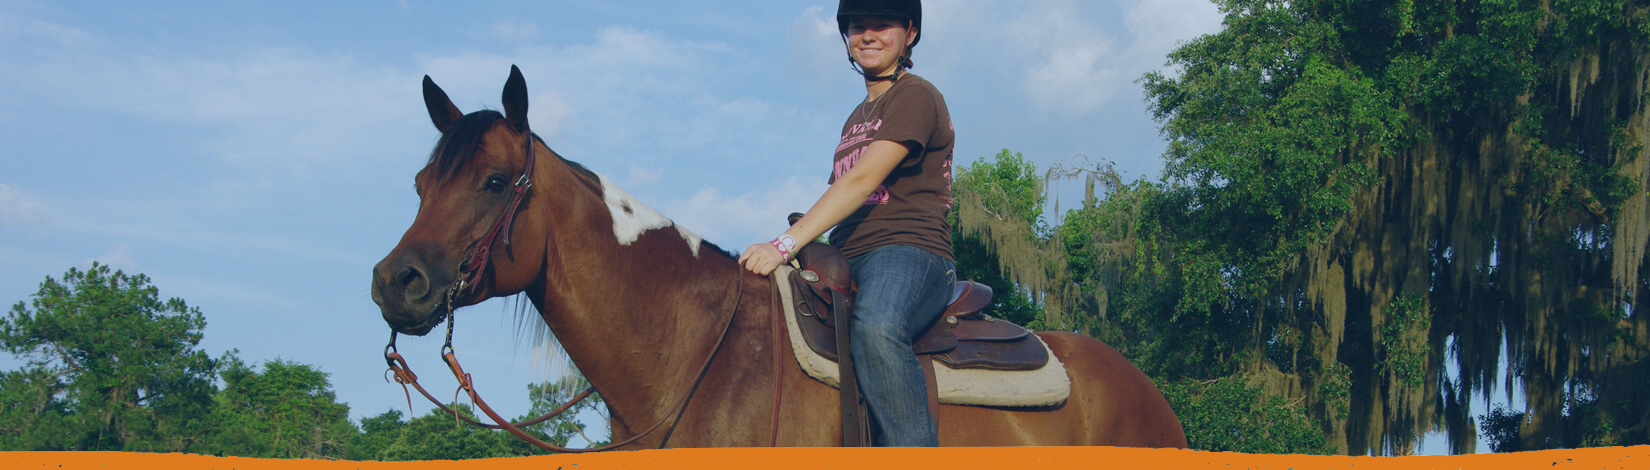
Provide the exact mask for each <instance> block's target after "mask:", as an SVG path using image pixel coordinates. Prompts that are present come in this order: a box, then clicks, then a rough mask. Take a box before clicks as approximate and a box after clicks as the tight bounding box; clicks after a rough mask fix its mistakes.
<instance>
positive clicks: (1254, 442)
mask: <svg viewBox="0 0 1650 470" xmlns="http://www.w3.org/2000/svg"><path fill="white" fill-rule="evenodd" d="M1160 388H1161V390H1162V391H1163V396H1164V398H1167V399H1168V400H1169V406H1171V407H1173V408H1174V410H1175V414H1176V417H1178V418H1180V425H1181V427H1182V428H1184V429H1185V430H1186V438H1187V440H1188V441H1189V444H1190V445H1191V447H1192V448H1193V449H1198V450H1208V451H1216V452H1246V453H1253V454H1319V455H1329V454H1332V453H1334V452H1335V447H1334V446H1332V445H1329V441H1328V440H1327V439H1325V438H1324V435H1323V431H1322V430H1320V429H1318V426H1317V424H1316V423H1314V422H1313V421H1314V420H1313V419H1311V418H1310V417H1308V416H1306V414H1305V413H1304V412H1303V410H1302V409H1301V408H1300V407H1299V406H1294V405H1292V404H1290V403H1287V402H1286V401H1284V399H1283V397H1281V396H1278V395H1276V394H1266V393H1262V392H1261V390H1260V389H1259V388H1257V387H1252V386H1248V385H1245V384H1243V383H1241V382H1239V381H1238V380H1234V379H1215V380H1209V381H1194V380H1182V381H1178V382H1169V383H1164V384H1162V386H1161V387H1160Z"/></svg>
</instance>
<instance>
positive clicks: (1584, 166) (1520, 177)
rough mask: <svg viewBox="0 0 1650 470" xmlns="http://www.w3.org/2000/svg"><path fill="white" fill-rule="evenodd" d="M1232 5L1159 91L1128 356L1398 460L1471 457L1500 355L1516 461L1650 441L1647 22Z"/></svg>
mask: <svg viewBox="0 0 1650 470" xmlns="http://www.w3.org/2000/svg"><path fill="white" fill-rule="evenodd" d="M1217 3H1219V4H1220V7H1221V9H1222V11H1223V12H1224V13H1225V14H1226V18H1225V21H1224V27H1223V29H1222V31H1220V32H1219V33H1216V34H1212V35H1208V36H1204V37H1201V38H1197V39H1194V40H1192V41H1190V42H1188V43H1186V44H1184V45H1182V46H1181V47H1179V48H1178V49H1176V50H1175V51H1174V52H1173V53H1171V54H1170V56H1169V60H1170V63H1171V65H1173V66H1174V67H1176V68H1177V69H1179V73H1178V74H1174V75H1168V74H1159V73H1154V74H1149V75H1147V76H1146V78H1145V80H1144V83H1145V88H1146V94H1147V99H1148V101H1149V102H1150V106H1151V109H1152V111H1153V113H1154V116H1155V117H1156V118H1157V119H1158V120H1159V122H1160V123H1162V131H1163V133H1164V135H1165V136H1166V137H1167V138H1168V139H1169V140H1170V145H1169V149H1168V151H1167V152H1166V153H1165V154H1164V157H1165V172H1164V179H1163V182H1162V184H1161V185H1159V186H1156V187H1154V188H1151V191H1152V192H1155V193H1157V194H1156V195H1153V196H1150V197H1149V198H1147V200H1145V201H1144V204H1142V205H1141V207H1142V208H1143V211H1141V213H1140V216H1139V217H1138V218H1137V219H1135V220H1134V222H1133V225H1132V226H1133V227H1134V229H1135V235H1134V236H1133V240H1134V241H1135V242H1136V247H1137V249H1136V250H1135V251H1134V253H1135V256H1137V257H1139V258H1136V259H1133V260H1129V261H1127V262H1124V263H1123V264H1122V265H1123V266H1124V271H1125V272H1123V273H1122V274H1121V275H1119V276H1117V277H1116V279H1117V281H1115V282H1117V283H1118V284H1117V285H1119V286H1131V285H1132V286H1134V287H1136V288H1138V291H1133V292H1129V294H1128V295H1126V296H1117V297H1116V298H1115V300H1120V302H1116V305H1113V306H1112V307H1111V309H1112V310H1113V311H1117V310H1127V312H1125V313H1124V314H1123V315H1114V316H1116V317H1124V318H1136V319H1142V320H1140V321H1138V322H1136V323H1135V324H1134V325H1133V326H1134V328H1132V329H1129V328H1119V331H1124V332H1127V333H1129V334H1131V335H1132V336H1126V337H1127V338H1128V339H1129V340H1130V342H1131V343H1132V344H1135V345H1137V346H1138V347H1137V348H1136V349H1135V350H1134V351H1133V353H1131V357H1138V358H1147V359H1149V360H1144V361H1140V362H1145V363H1148V364H1147V365H1146V366H1145V367H1148V368H1152V369H1155V371H1151V372H1153V373H1154V377H1159V378H1167V379H1171V380H1178V379H1180V378H1185V379H1194V380H1213V379H1218V378H1221V377H1229V376H1241V377H1244V378H1246V382H1254V383H1259V384H1262V385H1264V387H1263V388H1265V389H1267V390H1278V391H1280V393H1284V394H1285V395H1286V398H1287V399H1289V400H1291V401H1295V400H1299V401H1300V402H1301V403H1302V406H1304V407H1305V408H1306V409H1307V410H1308V411H1309V415H1311V416H1313V417H1314V418H1315V419H1318V420H1319V424H1320V425H1321V426H1322V428H1323V429H1324V430H1325V431H1326V432H1327V433H1328V435H1329V438H1330V442H1331V443H1332V444H1333V445H1334V446H1335V447H1336V448H1338V449H1340V450H1341V451H1344V452H1349V453H1354V454H1362V453H1395V454H1401V453H1407V452H1410V451H1411V450H1412V449H1413V446H1414V443H1415V442H1416V440H1417V436H1419V435H1421V434H1422V433H1425V432H1428V431H1430V430H1434V429H1441V430H1444V431H1446V432H1447V435H1448V437H1449V441H1450V445H1451V448H1452V450H1453V451H1456V452H1462V451H1466V450H1468V449H1471V448H1472V447H1473V446H1474V444H1475V441H1476V438H1477V436H1476V431H1475V428H1476V427H1477V426H1476V424H1475V423H1474V420H1473V418H1472V415H1471V410H1470V407H1468V406H1467V405H1466V404H1468V403H1471V401H1472V398H1473V397H1474V395H1475V394H1484V393H1487V390H1486V389H1487V387H1488V386H1489V384H1493V383H1495V382H1497V381H1498V380H1500V378H1499V377H1498V376H1499V374H1500V372H1501V370H1502V369H1501V368H1500V363H1499V358H1500V353H1501V352H1503V351H1505V352H1507V353H1508V356H1509V357H1510V360H1511V362H1512V365H1511V369H1512V371H1513V372H1512V373H1513V374H1516V377H1517V379H1518V380H1519V381H1520V382H1521V385H1522V388H1523V389H1524V390H1525V391H1526V395H1527V398H1526V400H1527V403H1526V405H1527V406H1526V407H1525V408H1526V409H1527V411H1526V415H1525V416H1523V418H1522V425H1521V426H1520V427H1519V431H1518V439H1519V441H1520V446H1519V448H1523V449H1538V448H1550V447H1556V446H1565V445H1571V443H1575V444H1576V445H1584V444H1587V443H1600V442H1616V443H1624V444H1625V443H1644V442H1650V422H1647V419H1646V418H1647V417H1650V413H1646V411H1645V410H1650V400H1646V399H1644V398H1643V396H1642V395H1643V394H1642V390H1643V389H1644V388H1643V387H1644V380H1643V379H1642V377H1644V376H1645V375H1646V372H1650V370H1647V369H1650V366H1647V365H1646V364H1650V361H1646V360H1645V359H1646V357H1647V356H1650V344H1647V341H1646V339H1645V338H1647V337H1650V335H1647V334H1645V332H1646V331H1650V321H1647V320H1646V317H1645V316H1644V315H1642V314H1639V313H1637V312H1643V311H1645V310H1644V309H1643V308H1642V307H1644V306H1645V302H1646V300H1647V299H1650V289H1647V286H1650V283H1646V282H1645V280H1644V276H1645V275H1646V273H1647V265H1650V263H1646V262H1645V261H1646V257H1645V254H1646V251H1645V248H1646V242H1645V241H1646V240H1647V239H1650V195H1647V194H1646V192H1645V191H1644V188H1645V187H1646V185H1647V183H1650V161H1647V159H1646V158H1644V157H1643V155H1642V153H1643V148H1644V146H1645V145H1646V144H1647V143H1650V118H1647V117H1650V100H1646V97H1647V95H1646V94H1645V93H1644V90H1645V89H1646V78H1645V77H1647V76H1650V73H1647V70H1650V56H1646V55H1644V54H1643V53H1642V52H1643V51H1645V50H1650V5H1647V4H1646V3H1645V2H1644V1H1642V0H1590V1H1576V0H1554V1H1551V2H1536V1H1521V0H1513V1H1507V0H1467V1H1436V0H1423V1H1412V0H1399V1H1376V2H1370V1H1360V0H1309V1H1288V2H1285V1H1273V0H1223V1H1219V2H1217ZM1136 188H1140V189H1145V188H1146V186H1145V185H1142V186H1136ZM1100 206H1103V205H1097V206H1096V207H1100ZM1112 214H1113V215H1117V214H1121V212H1113V213H1112ZM1085 230H1089V229H1085ZM1067 239H1068V240H1069V239H1071V237H1070V236H1067ZM1141 280H1153V281H1155V282H1152V283H1151V284H1149V285H1141V284H1130V283H1136V282H1139V281H1141ZM1124 290H1134V289H1124ZM1624 306H1625V307H1624ZM1503 338H1505V343H1503ZM1446 344H1448V345H1450V347H1449V348H1448V349H1446V348H1445V345H1446ZM1445 351H1448V352H1449V353H1450V354H1448V355H1446V354H1444V352H1445ZM1446 359H1449V360H1453V361H1455V364H1454V365H1455V368H1456V369H1458V370H1460V371H1461V372H1460V374H1459V375H1457V376H1454V377H1449V376H1447V374H1444V373H1443V372H1444V371H1445V370H1446V368H1445V367H1444V361H1445V360H1446ZM1589 403H1592V405H1589ZM1496 416H1501V415H1496ZM1485 419H1487V417H1486V418H1485ZM1498 419H1499V418H1498ZM1501 421H1505V419H1501ZM1601 423H1610V424H1609V426H1603V425H1602V424H1601ZM1601 426H1602V427H1611V429H1612V430H1611V431H1610V432H1607V433H1600V432H1595V431H1588V430H1589V429H1592V430H1597V429H1601ZM1497 432H1498V433H1499V434H1497V435H1498V436H1505V435H1506V434H1505V432H1502V431H1497ZM1605 435H1608V436H1613V437H1610V438H1609V439H1604V438H1597V437H1596V436H1605ZM1571 436H1581V437H1571ZM1585 436H1595V438H1587V437H1585Z"/></svg>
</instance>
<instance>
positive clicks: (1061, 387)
mask: <svg viewBox="0 0 1650 470" xmlns="http://www.w3.org/2000/svg"><path fill="white" fill-rule="evenodd" d="M792 271H794V269H792V268H791V267H790V266H788V265H781V266H780V267H779V270H778V271H776V272H775V273H774V278H775V279H776V280H778V282H777V284H778V285H779V295H780V300H781V301H782V303H783V304H784V305H785V312H784V316H785V328H786V330H787V331H788V332H789V336H790V339H791V352H792V353H794V354H795V356H796V361H797V364H799V365H800V366H801V367H802V370H803V371H805V372H807V373H808V376H809V377H813V378H814V379H815V380H818V381H820V382H824V383H825V384H826V385H830V386H832V387H839V386H840V384H841V377H839V376H838V375H839V372H838V369H837V364H836V362H835V361H834V360H833V359H831V358H827V357H825V356H823V355H820V354H819V353H818V352H815V351H814V350H813V349H812V348H810V347H808V342H807V339H806V338H804V336H803V335H804V334H803V331H802V325H800V324H798V322H797V316H798V314H797V312H796V304H797V302H796V296H797V295H798V293H797V292H795V291H794V290H793V287H792V286H791V283H790V282H789V281H788V279H790V277H791V272H792ZM1029 339H1031V340H1036V341H1037V344H1038V345H1039V346H1041V347H1042V348H1043V350H1044V352H1045V353H1046V354H1047V358H1048V359H1047V363H1046V364H1042V365H1041V367H1036V368H1030V369H1021V370H994V369H979V368H974V369H962V368H953V367H952V365H950V364H946V363H945V362H944V361H941V360H936V361H935V365H936V366H938V367H935V368H934V375H935V381H936V382H937V383H938V385H937V388H938V392H939V401H940V403H945V404H950V405H983V406H1010V407H1026V406H1048V405H1057V404H1060V403H1062V402H1064V401H1065V400H1066V398H1067V397H1068V396H1070V395H1071V380H1070V379H1069V378H1068V377H1067V376H1066V369H1065V365H1064V364H1062V363H1060V360H1059V358H1057V357H1055V356H1054V352H1053V351H1051V350H1049V349H1048V345H1047V344H1045V343H1043V342H1042V339H1041V338H1038V337H1037V336H1036V335H1031V338H1029ZM936 359H938V358H936Z"/></svg>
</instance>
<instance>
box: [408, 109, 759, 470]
mask: <svg viewBox="0 0 1650 470" xmlns="http://www.w3.org/2000/svg"><path fill="white" fill-rule="evenodd" d="M522 133H523V134H525V136H526V138H525V139H524V142H523V144H522V153H523V154H525V155H527V167H526V168H525V169H523V170H522V173H521V177H520V178H517V179H516V184H515V186H514V187H513V188H512V189H513V191H514V192H515V195H514V196H511V198H510V203H509V204H507V205H506V206H505V207H504V213H503V214H500V215H499V218H498V220H497V221H495V222H493V226H492V228H490V229H488V230H487V234H486V235H483V236H482V237H481V239H480V240H477V241H476V242H475V243H474V244H472V245H470V248H469V249H468V250H465V254H464V260H463V261H462V262H461V263H459V269H458V279H457V281H455V282H454V283H453V284H452V285H450V286H448V287H447V292H446V298H445V301H446V304H447V308H446V311H445V312H442V313H443V314H445V315H446V317H447V318H446V320H447V340H446V342H445V343H444V344H442V346H441V360H442V361H443V362H446V363H447V368H448V369H450V370H451V371H452V373H453V377H455V378H457V379H458V390H455V391H453V401H454V402H457V401H458V395H457V394H458V392H460V391H463V392H466V393H467V394H468V395H469V396H470V401H471V402H473V403H475V405H476V408H477V409H480V410H481V411H482V412H483V413H485V414H486V415H487V417H489V418H492V420H493V422H495V423H499V424H487V423H482V422H478V421H476V420H473V419H470V418H469V417H466V416H464V415H461V414H459V413H458V410H454V409H452V408H449V407H448V406H447V405H445V404H443V403H441V401H440V400H437V399H436V398H435V396H433V395H430V392H428V391H426V390H424V386H422V385H419V384H418V376H417V375H416V374H413V372H412V367H411V366H409V365H408V364H407V360H406V358H404V357H402V356H401V354H400V353H399V352H397V351H396V348H395V338H396V332H395V330H390V343H389V344H388V345H386V346H384V362H385V363H387V364H389V370H388V371H386V372H392V373H394V375H395V382H396V383H399V384H401V389H402V392H405V393H407V408H408V409H409V410H410V409H411V408H412V392H409V391H407V386H408V385H411V386H412V387H413V388H415V389H418V393H419V394H422V395H424V398H427V399H429V400H430V403H434V404H435V406H437V407H439V408H441V409H442V410H443V411H446V412H448V413H451V414H452V415H453V418H456V419H458V420H461V421H464V422H467V423H470V424H473V425H476V426H481V427H484V428H490V429H503V430H505V431H508V432H509V433H510V434H513V435H515V436H516V437H518V438H520V439H522V440H525V441H527V442H528V443H530V444H533V445H534V446H538V447H539V448H542V449H545V450H550V451H554V452H563V453H573V452H598V451H604V450H610V449H614V448H618V447H620V446H624V445H628V444H631V443H633V442H636V441H637V440H638V439H641V438H642V437H643V436H647V435H648V434H650V433H652V432H653V431H654V430H657V429H659V426H660V425H663V424H664V423H665V421H670V418H671V417H672V416H678V415H679V413H681V412H682V411H683V409H684V408H686V407H687V403H688V400H689V399H692V398H693V392H694V391H695V390H698V388H699V383H700V382H702V381H703V380H704V378H705V372H707V371H709V370H710V364H711V362H712V361H713V360H715V359H716V352H717V351H720V350H721V349H722V342H723V340H725V339H727V336H728V330H731V329H732V328H733V319H734V317H735V316H736V315H737V314H738V313H739V301H740V299H741V298H743V297H744V292H745V283H744V269H743V268H740V267H738V266H737V265H736V266H735V269H736V270H738V274H736V275H735V276H734V277H733V280H734V284H736V288H735V290H734V297H733V308H732V309H730V310H729V313H728V322H727V324H726V325H724V326H723V327H722V332H721V333H720V334H718V335H717V337H716V343H715V344H714V345H713V346H711V350H710V354H709V355H708V356H706V357H705V362H704V365H702V366H700V368H699V374H698V375H697V376H695V377H694V380H693V385H691V386H690V387H689V388H688V390H687V393H685V394H683V395H682V400H681V401H680V402H678V403H677V404H676V407H675V408H672V409H671V411H670V412H668V413H665V414H664V416H662V417H660V419H659V422H657V423H654V424H653V426H652V427H649V428H648V429H647V430H646V431H642V432H640V433H637V434H636V435H634V436H631V437H630V438H628V439H625V440H623V441H619V442H615V443H612V444H608V445H605V446H601V447H594V448H588V449H569V448H566V447H561V446H557V445H555V444H551V443H548V442H544V441H543V440H540V439H538V438H537V437H534V436H532V435H529V434H527V433H526V432H524V431H522V430H521V428H523V427H526V426H531V425H534V424H538V423H542V422H544V421H545V420H548V419H551V418H554V417H556V416H557V415H560V414H562V413H563V412H565V411H567V410H568V409H570V408H572V407H573V405H574V404H576V403H578V402H579V401H582V400H584V399H585V397H588V396H590V394H591V393H593V392H594V391H595V387H594V386H591V387H585V389H584V390H582V391H580V392H579V393H578V394H577V395H575V396H574V397H573V398H572V399H571V400H568V401H567V403H564V404H562V405H561V406H558V407H556V409H554V410H551V411H550V412H549V413H545V414H543V415H540V416H538V417H535V418H532V419H528V420H525V421H521V422H516V423H512V422H509V421H507V420H505V419H504V418H503V417H502V416H499V414H498V413H497V412H495V411H493V408H492V407H490V406H487V402H486V401H485V400H482V399H481V395H480V394H478V393H477V392H476V390H475V383H474V381H473V380H472V379H471V377H470V374H469V373H466V372H464V368H463V367H462V366H460V365H459V364H458V356H457V355H456V354H455V351H454V350H453V319H454V315H453V310H455V309H456V305H457V304H456V302H459V301H462V300H464V299H465V298H466V297H469V296H471V295H474V294H475V291H476V289H477V288H478V287H479V286H480V285H481V282H480V280H481V276H482V275H483V274H484V273H486V271H487V266H488V265H490V264H492V263H491V259H492V257H491V252H492V246H493V242H494V240H495V239H497V238H498V236H499V235H500V234H502V235H504V246H505V247H506V248H508V247H509V246H510V227H511V226H512V225H514V223H515V219H516V209H517V208H518V207H519V206H520V205H521V201H522V200H523V199H525V198H526V197H527V191H528V189H530V188H532V187H533V179H532V175H533V161H534V160H537V158H534V155H533V140H534V139H537V136H534V135H533V133H532V132H531V131H529V130H526V129H523V131H522ZM674 427H675V426H674V425H672V428H674ZM666 439H669V433H666ZM663 444H664V441H661V442H660V445H661V446H662V445H663Z"/></svg>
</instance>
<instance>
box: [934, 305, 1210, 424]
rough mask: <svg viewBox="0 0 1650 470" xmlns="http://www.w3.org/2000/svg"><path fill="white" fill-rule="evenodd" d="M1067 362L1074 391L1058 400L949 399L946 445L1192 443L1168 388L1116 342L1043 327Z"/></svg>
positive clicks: (944, 412) (945, 417) (1046, 337)
mask: <svg viewBox="0 0 1650 470" xmlns="http://www.w3.org/2000/svg"><path fill="white" fill-rule="evenodd" d="M1037 335H1038V336H1039V337H1041V338H1042V339H1043V341H1044V342H1047V343H1048V346H1049V350H1051V351H1053V352H1054V354H1055V356H1056V357H1058V358H1059V359H1060V362H1062V363H1064V364H1065V366H1066V374H1067V376H1068V377H1070V378H1071V396H1070V397H1069V398H1067V399H1066V402H1065V403H1063V404H1060V405H1056V406H1049V407H1039V408H989V407H976V406H949V405H947V406H943V407H942V408H943V409H942V410H941V412H940V416H939V421H940V422H939V431H940V443H941V444H942V445H962V446H989V445H1090V446H1117V447H1179V448H1184V447H1186V435H1185V433H1184V432H1183V431H1182V429H1181V426H1180V420H1179V419H1177V418H1175V415H1174V411H1173V410H1171V409H1170V408H1169V403H1168V402H1167V401H1165V400H1164V399H1163V394H1162V393H1161V392H1160V391H1158V389H1157V386H1156V385H1153V384H1152V381H1151V379H1149V378H1147V377H1146V374H1145V373H1142V372H1140V369H1139V368H1136V367H1135V366H1134V364H1131V363H1129V361H1128V360H1127V359H1125V358H1124V357H1123V355H1122V354H1120V353H1118V352H1117V350H1116V349H1112V347H1111V346H1108V345H1106V344H1105V343H1103V342H1101V341H1099V340H1096V339H1094V338H1091V337H1088V336H1084V335H1080V334H1075V333H1066V332H1041V333H1037Z"/></svg>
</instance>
